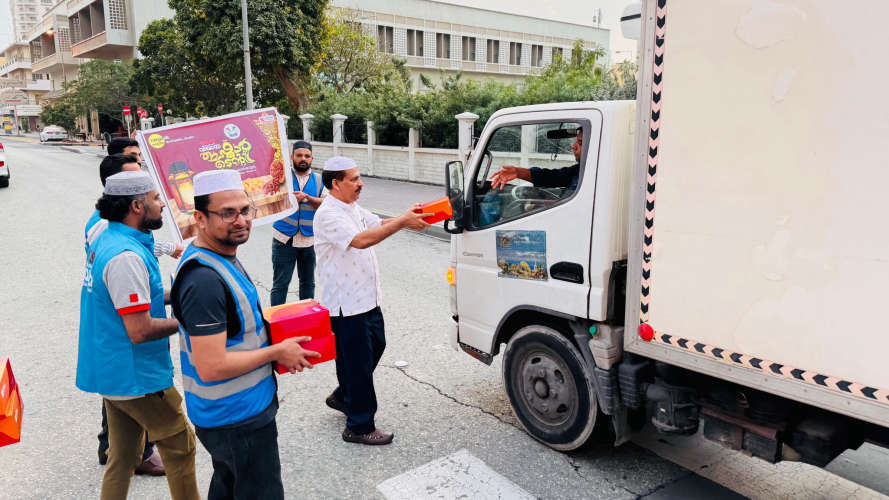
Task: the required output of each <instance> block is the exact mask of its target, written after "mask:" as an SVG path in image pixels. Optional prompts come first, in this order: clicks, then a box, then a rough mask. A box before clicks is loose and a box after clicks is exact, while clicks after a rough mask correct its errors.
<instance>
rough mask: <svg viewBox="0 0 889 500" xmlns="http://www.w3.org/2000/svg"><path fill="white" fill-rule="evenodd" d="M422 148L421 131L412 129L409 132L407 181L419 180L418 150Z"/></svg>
mask: <svg viewBox="0 0 889 500" xmlns="http://www.w3.org/2000/svg"><path fill="white" fill-rule="evenodd" d="M419 148H420V131H419V130H417V129H415V128H412V129H408V131H407V179H408V180H409V181H415V180H417V149H419Z"/></svg>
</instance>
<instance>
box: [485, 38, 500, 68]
mask: <svg viewBox="0 0 889 500" xmlns="http://www.w3.org/2000/svg"><path fill="white" fill-rule="evenodd" d="M487 61H488V63H490V64H499V63H500V40H488V56H487Z"/></svg>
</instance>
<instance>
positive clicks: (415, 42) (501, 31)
mask: <svg viewBox="0 0 889 500" xmlns="http://www.w3.org/2000/svg"><path fill="white" fill-rule="evenodd" d="M330 7H331V8H342V9H345V10H347V11H349V12H350V13H352V14H353V15H354V16H355V17H356V18H357V19H358V20H360V22H361V23H362V25H363V27H364V29H365V31H366V32H367V33H368V34H370V35H372V36H374V37H376V39H377V45H378V47H379V49H380V50H382V51H383V52H387V53H390V54H392V55H393V56H395V57H398V58H402V59H405V60H406V61H407V67H408V68H409V69H410V70H411V74H412V78H413V80H414V88H416V89H420V88H422V84H421V82H420V74H423V75H425V76H427V77H429V78H430V79H432V80H433V81H437V80H439V79H440V78H441V77H442V76H449V75H453V74H455V73H457V72H458V71H462V72H463V74H464V75H465V76H466V77H469V78H496V79H499V80H504V81H510V82H515V81H518V80H521V79H522V78H524V77H525V76H526V75H530V74H539V73H540V71H541V70H542V68H543V67H545V66H546V65H548V64H549V63H550V62H551V61H552V60H553V56H554V54H558V53H561V54H562V56H563V57H570V54H571V48H572V47H573V45H574V42H575V41H577V40H583V41H584V46H585V48H587V49H596V48H602V49H603V50H604V51H605V54H606V55H605V60H603V64H606V65H607V63H608V61H607V58H608V54H609V38H610V32H609V30H607V29H603V28H596V27H592V26H585V25H581V24H572V23H566V22H560V21H551V20H547V19H539V18H534V17H529V16H522V15H517V14H510V13H504V12H495V11H492V10H487V9H484V8H477V7H465V6H460V5H453V4H447V3H443V2H438V1H435V0H332V1H331V3H330Z"/></svg>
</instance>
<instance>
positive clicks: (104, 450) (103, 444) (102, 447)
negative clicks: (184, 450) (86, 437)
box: [97, 404, 154, 462]
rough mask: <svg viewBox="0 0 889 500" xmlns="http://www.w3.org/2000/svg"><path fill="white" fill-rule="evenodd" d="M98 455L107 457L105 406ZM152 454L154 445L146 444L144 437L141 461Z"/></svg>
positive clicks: (146, 440)
mask: <svg viewBox="0 0 889 500" xmlns="http://www.w3.org/2000/svg"><path fill="white" fill-rule="evenodd" d="M97 437H98V438H99V455H102V456H106V457H107V456H108V414H107V413H105V405H104V404H102V430H100V431H99V435H98V436H97ZM152 454H154V443H150V442H148V438H147V436H146V439H145V451H143V452H142V461H143V462H144V461H146V460H148V457H150V456H151V455H152Z"/></svg>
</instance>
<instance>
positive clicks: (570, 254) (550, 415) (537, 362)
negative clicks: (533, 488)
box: [448, 101, 635, 447]
mask: <svg viewBox="0 0 889 500" xmlns="http://www.w3.org/2000/svg"><path fill="white" fill-rule="evenodd" d="M634 108H635V103H634V102H633V101H612V102H575V103H562V104H550V105H538V106H526V107H518V108H510V109H506V110H501V111H499V112H497V113H496V114H494V115H493V116H492V117H491V119H490V120H489V122H488V124H487V126H486V127H485V129H484V131H483V133H482V135H481V137H480V138H479V142H478V144H477V147H476V148H475V150H474V152H473V154H472V155H471V156H470V158H469V159H468V161H467V163H466V164H465V165H463V164H462V163H460V162H453V163H451V164H449V165H448V191H449V195H450V197H451V198H452V200H454V201H455V202H454V203H453V204H454V205H455V207H456V214H455V217H454V220H453V221H451V222H450V223H449V230H451V231H452V232H456V233H457V234H456V235H455V236H454V237H453V238H452V240H451V267H452V271H451V272H452V275H454V276H455V277H456V284H457V285H456V286H453V287H451V294H452V296H451V299H452V300H451V314H452V318H453V322H454V324H453V328H452V333H451V343H452V345H453V346H455V347H457V346H459V347H460V348H462V349H463V350H464V351H466V352H467V353H469V354H470V355H472V356H474V357H476V358H477V359H479V360H481V361H484V362H486V363H490V362H491V360H492V358H493V356H495V355H497V354H498V353H499V352H500V351H501V345H502V344H508V345H510V349H511V350H508V351H507V357H506V359H505V361H504V366H505V368H504V370H505V373H506V371H507V370H508V376H510V377H515V382H516V384H515V385H514V386H511V387H514V388H515V391H517V394H518V393H522V394H524V393H525V392H527V391H531V393H532V394H538V393H539V394H542V395H543V396H541V397H537V396H535V397H529V398H528V397H523V398H519V399H520V403H521V406H520V407H521V408H524V409H525V410H526V411H523V412H518V414H519V418H522V419H523V422H524V421H525V420H527V422H524V423H525V425H526V427H530V428H538V427H539V428H541V429H544V428H546V427H552V426H553V425H555V426H556V427H560V426H561V427H565V428H566V429H568V428H573V427H580V428H579V429H577V430H576V432H572V431H568V432H565V433H564V434H565V436H564V440H565V444H566V447H572V446H575V445H576V442H577V441H578V440H584V439H586V438H587V437H588V436H589V433H590V432H591V431H592V424H593V423H594V422H591V421H590V420H591V419H590V418H588V417H589V413H592V415H593V417H595V413H596V412H595V411H593V412H590V405H592V406H593V409H595V405H596V402H595V398H594V397H593V398H590V396H591V394H592V393H590V394H586V395H585V396H586V397H585V398H580V397H577V396H578V395H576V394H573V393H572V391H573V392H574V393H576V392H577V391H576V390H575V389H574V388H573V387H570V386H571V384H569V383H568V379H567V377H565V376H564V373H566V370H572V369H573V370H577V371H579V372H580V371H582V365H583V355H582V354H581V353H580V352H578V350H577V349H576V348H574V347H572V346H571V345H570V344H566V343H564V342H561V341H562V340H563V339H565V338H566V337H565V334H564V333H568V334H569V335H571V334H573V333H572V332H573V330H572V329H575V330H580V331H581V332H582V333H583V335H585V336H587V337H589V330H590V328H591V327H592V328H597V329H599V330H600V331H601V333H602V335H601V337H603V338H604V336H606V335H610V333H611V330H612V329H613V328H615V327H617V325H618V324H619V323H621V322H622V318H623V305H622V304H621V303H620V299H619V297H621V296H622V294H621V293H609V289H611V290H615V289H620V290H622V288H621V283H622V282H623V280H624V279H625V278H624V277H623V276H625V265H624V263H625V259H626V253H627V234H626V223H627V211H628V203H627V193H628V189H627V184H628V182H629V174H630V164H631V156H632V147H633V133H632V131H633V127H634V122H633V120H634V117H635V114H634ZM504 167H507V168H509V167H515V170H519V169H524V170H525V171H526V175H525V177H528V175H527V174H528V173H530V178H529V179H527V180H523V179H522V178H515V179H513V180H510V181H509V182H508V183H506V185H499V186H498V185H495V184H497V183H496V182H492V176H495V174H496V173H497V172H499V171H500V170H501V169H503V168H504ZM596 325H599V326H596ZM529 328H531V329H530V330H529ZM554 329H555V330H558V329H561V330H562V331H563V332H564V333H559V332H557V331H555V330H554ZM516 335H520V338H519V339H518V340H517V341H513V340H514V337H515V336H516ZM511 341H512V342H511ZM547 341H548V342H551V343H552V342H554V343H557V344H558V345H552V346H549V347H547V346H546V345H545V344H546V342H547ZM540 342H543V344H541V343H540ZM616 342H617V339H616V338H615V345H612V346H607V347H606V346H603V349H606V350H607V349H608V347H610V348H611V356H612V357H614V356H615V355H616V354H617V352H618V351H619V346H618V345H617V344H616ZM556 349H557V350H560V351H559V352H551V351H550V350H556ZM565 357H567V358H568V359H569V361H567V362H566V361H565V360H564V359H563V358H565ZM572 363H574V364H575V366H568V365H570V364H572ZM602 364H603V365H604V364H607V363H605V362H604V361H603V363H602ZM531 372H534V373H533V375H532V374H531ZM535 391H536V392H535ZM554 392H556V393H560V396H559V397H556V398H552V397H550V395H551V394H552V393H554ZM572 394H573V395H572ZM512 397H513V395H512V394H511V398H512ZM580 405H583V406H582V407H581V406H580ZM535 419H536V420H538V421H539V422H535ZM592 420H595V419H594V418H593V419H592ZM537 424H539V425H537ZM548 432H552V431H548ZM556 432H561V431H556Z"/></svg>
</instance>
